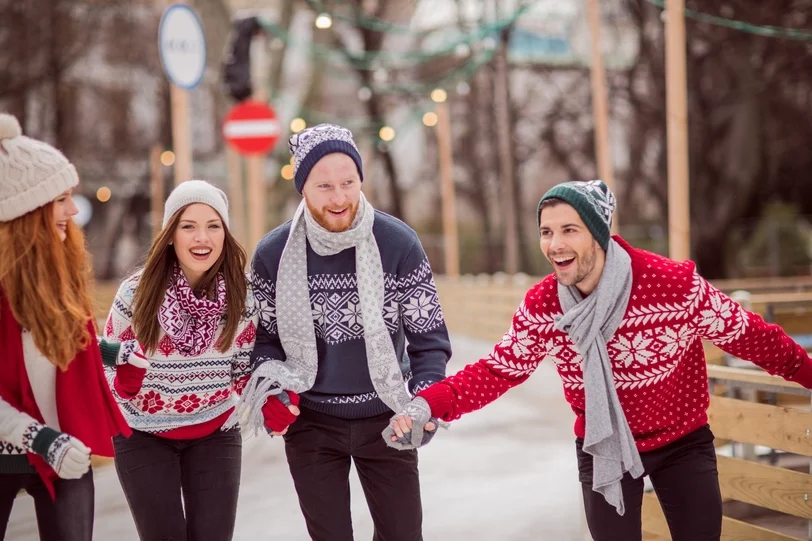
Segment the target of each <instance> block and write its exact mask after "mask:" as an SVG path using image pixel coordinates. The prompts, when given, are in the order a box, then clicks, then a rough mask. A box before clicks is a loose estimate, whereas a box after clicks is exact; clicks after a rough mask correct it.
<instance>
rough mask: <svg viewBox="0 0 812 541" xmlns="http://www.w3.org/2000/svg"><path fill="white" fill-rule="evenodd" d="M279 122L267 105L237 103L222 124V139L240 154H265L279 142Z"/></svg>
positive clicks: (245, 102) (253, 102)
mask: <svg viewBox="0 0 812 541" xmlns="http://www.w3.org/2000/svg"><path fill="white" fill-rule="evenodd" d="M281 131H282V130H281V128H280V125H279V120H277V118H276V113H275V112H274V110H273V108H271V106H270V105H268V104H267V103H263V102H260V101H253V100H248V101H244V102H242V103H238V104H237V105H235V106H234V107H232V108H231V110H230V111H229V112H228V114H227V115H226V118H225V121H224V122H223V138H225V140H226V142H227V143H228V144H229V145H231V147H232V148H234V150H236V151H237V152H239V153H240V154H265V153H267V152H269V151H270V150H271V149H272V148H273V147H274V145H276V142H277V141H278V140H279V135H280V133H281Z"/></svg>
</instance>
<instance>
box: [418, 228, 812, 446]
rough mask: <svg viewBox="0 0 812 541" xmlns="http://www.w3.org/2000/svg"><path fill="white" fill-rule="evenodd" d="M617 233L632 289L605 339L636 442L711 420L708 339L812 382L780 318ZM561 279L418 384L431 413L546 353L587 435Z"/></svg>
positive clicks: (480, 399) (667, 437)
mask: <svg viewBox="0 0 812 541" xmlns="http://www.w3.org/2000/svg"><path fill="white" fill-rule="evenodd" d="M614 239H615V240H616V241H617V242H618V243H619V244H620V245H621V246H622V247H623V249H625V250H626V251H627V252H628V253H629V255H630V256H631V259H632V277H633V278H632V292H631V298H630V299H629V304H628V307H627V309H626V313H625V315H624V317H623V320H622V322H621V324H620V326H619V327H618V329H617V331H616V332H615V335H614V336H613V337H612V339H611V340H610V341H609V343H608V344H607V349H608V351H609V356H610V357H611V361H612V372H613V374H614V379H615V388H616V389H617V394H618V398H619V399H620V404H621V406H622V407H623V411H624V412H625V414H626V419H627V420H628V422H629V427H630V428H631V431H632V434H634V437H635V441H636V442H637V448H638V449H639V450H640V451H651V450H653V449H657V448H659V447H662V446H663V445H666V444H668V443H670V442H672V441H674V440H676V439H678V438H680V437H682V436H684V435H685V434H688V433H690V432H692V431H694V430H696V429H697V428H699V427H701V426H704V425H705V424H706V423H707V422H708V416H707V413H706V410H707V408H708V405H709V400H710V397H709V393H708V379H707V378H708V376H707V369H706V364H705V354H704V349H703V346H702V340H703V339H706V340H709V341H711V342H712V343H714V344H716V345H717V346H719V347H720V348H721V349H723V350H724V351H726V352H728V353H730V354H731V355H735V356H736V357H739V358H742V359H746V360H749V361H752V362H753V363H755V364H757V365H758V366H760V367H762V368H764V369H765V370H766V371H767V372H769V373H771V374H776V375H779V376H782V377H784V378H786V379H788V380H791V381H796V382H798V383H800V384H801V385H803V386H804V387H806V388H812V361H811V360H810V358H809V355H808V354H807V353H806V351H805V350H804V348H802V347H801V346H800V345H798V344H796V343H795V342H794V341H793V340H792V339H791V338H790V337H789V336H787V335H786V334H785V333H784V331H783V330H782V329H781V328H780V327H779V326H777V325H773V324H769V323H766V322H765V321H764V320H763V319H762V318H761V317H760V316H758V315H757V314H753V313H751V312H747V311H745V310H744V309H742V308H741V306H739V305H738V304H737V303H736V302H734V301H733V300H731V299H730V298H728V297H727V296H726V295H724V294H723V293H722V292H720V291H719V290H718V289H716V288H714V287H713V286H712V285H710V284H709V283H708V282H707V281H705V280H704V279H703V278H701V277H700V276H699V275H698V274H697V273H696V269H695V265H694V263H693V262H691V261H685V262H681V263H678V262H675V261H672V260H670V259H667V258H665V257H662V256H659V255H656V254H652V253H649V252H646V251H643V250H639V249H636V248H633V247H631V246H629V244H627V243H626V242H625V241H624V240H623V239H621V238H620V237H614ZM558 314H561V305H560V303H559V300H558V283H557V281H556V279H555V276H554V275H550V276H547V277H546V278H544V279H543V280H542V281H541V282H539V283H538V284H536V285H535V286H534V287H533V288H532V289H530V291H528V292H527V295H526V296H525V299H524V302H523V303H522V304H521V306H519V308H518V310H517V311H516V313H515V314H514V316H513V322H512V325H511V327H510V329H509V330H508V332H507V333H506V334H505V336H504V337H503V338H502V340H501V342H499V343H498V344H496V346H495V347H494V348H493V351H492V352H491V353H490V355H488V356H487V357H485V358H483V359H480V360H479V361H478V362H476V363H474V364H471V365H468V366H466V367H465V368H464V369H462V370H461V371H460V372H458V373H457V374H455V375H453V376H449V377H447V378H446V379H444V380H443V381H441V382H439V383H436V384H434V385H432V386H431V387H428V388H427V389H425V390H423V391H421V392H420V393H418V395H419V396H422V397H423V398H425V399H426V400H427V401H428V402H429V405H430V406H431V410H432V414H433V415H434V416H435V417H439V418H441V419H443V420H445V421H452V420H454V419H458V418H459V417H460V416H462V415H463V414H465V413H469V412H472V411H475V410H478V409H480V408H482V407H484V406H485V405H487V404H489V403H491V402H493V401H494V400H496V399H497V398H499V397H500V396H501V395H503V394H504V393H505V392H506V391H508V390H509V389H510V388H512V387H515V386H516V385H519V384H520V383H522V382H524V381H525V380H527V378H528V377H529V376H530V374H531V373H532V372H533V371H534V370H535V369H536V367H537V366H538V365H539V363H541V362H542V360H544V359H547V360H549V361H551V362H553V363H555V366H556V368H557V369H558V374H559V376H560V377H561V382H562V383H563V385H564V395H565V397H566V399H567V401H568V402H569V403H570V406H571V407H572V410H573V411H574V412H575V416H576V420H575V434H576V436H578V437H583V436H584V429H585V415H584V407H585V397H584V383H583V374H582V372H581V361H582V358H581V356H580V355H579V353H578V351H577V350H576V348H575V346H574V344H573V343H572V341H571V340H570V338H569V336H567V334H565V333H564V332H561V331H559V330H557V329H556V328H555V326H554V318H555V316H556V315H558Z"/></svg>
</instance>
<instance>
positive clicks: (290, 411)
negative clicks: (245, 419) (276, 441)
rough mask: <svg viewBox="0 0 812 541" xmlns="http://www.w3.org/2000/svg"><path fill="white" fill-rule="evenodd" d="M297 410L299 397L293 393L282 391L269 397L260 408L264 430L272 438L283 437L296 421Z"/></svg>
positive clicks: (298, 411)
mask: <svg viewBox="0 0 812 541" xmlns="http://www.w3.org/2000/svg"><path fill="white" fill-rule="evenodd" d="M300 413H301V411H300V410H299V395H298V394H296V393H294V392H293V391H283V392H281V393H280V394H276V395H271V396H269V397H268V399H267V400H266V401H265V405H264V406H262V416H263V417H264V418H265V430H266V431H267V432H268V433H269V434H270V435H272V436H284V435H285V434H287V432H288V427H289V426H290V425H291V424H293V422H294V421H296V418H297V417H298V416H299V414H300Z"/></svg>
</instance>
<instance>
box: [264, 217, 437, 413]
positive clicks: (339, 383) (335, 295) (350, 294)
mask: <svg viewBox="0 0 812 541" xmlns="http://www.w3.org/2000/svg"><path fill="white" fill-rule="evenodd" d="M290 225H291V222H287V223H285V224H283V225H281V226H279V227H277V228H276V229H274V230H273V231H271V232H270V233H268V234H267V235H265V237H264V238H263V239H262V240H261V241H260V243H259V245H258V246H257V250H256V254H255V255H254V259H253V262H252V264H251V266H252V271H253V272H252V274H253V284H254V294H255V296H256V300H257V303H258V307H259V326H258V329H257V340H256V344H255V346H254V352H253V354H252V356H251V359H252V364H253V367H254V369H256V367H257V366H259V365H260V364H261V363H263V362H264V361H267V360H270V359H277V360H281V361H284V360H285V359H286V355H285V352H284V350H283V349H282V344H281V342H280V340H279V334H278V327H277V324H276V277H277V271H278V269H279V261H280V259H281V257H282V250H283V249H284V247H285V244H286V242H287V240H288V235H289V233H290ZM372 233H373V235H374V236H375V240H376V241H377V244H378V249H379V251H380V253H381V264H382V266H383V274H384V307H383V318H384V322H385V323H386V327H387V329H388V330H389V334H390V336H391V337H392V343H393V344H394V346H395V353H396V355H397V357H398V359H401V363H400V365H401V371H402V372H403V377H404V380H406V381H407V382H408V388H409V391H410V392H411V393H412V394H415V393H417V392H418V391H420V390H422V389H424V388H426V387H427V386H429V385H431V384H432V383H435V382H437V381H440V380H442V379H443V378H444V377H445V370H446V364H447V362H448V359H449V358H450V357H451V342H450V340H449V338H448V330H447V329H446V325H445V320H444V318H443V312H442V309H441V308H440V302H439V300H438V297H437V289H436V287H435V285H434V278H433V275H432V272H431V266H430V265H429V261H428V258H427V257H426V254H425V252H424V251H423V247H422V245H421V244H420V240H419V239H418V237H417V234H416V233H415V232H414V230H412V229H411V228H410V227H409V226H408V225H406V224H405V223H403V222H402V221H400V220H398V219H397V218H394V217H392V216H389V215H388V214H385V213H383V212H380V211H375V222H374V224H373V227H372ZM307 278H308V285H309V286H310V305H311V310H312V313H313V325H314V328H315V331H316V345H317V348H318V363H319V368H318V373H317V374H316V381H315V383H314V385H313V387H312V388H311V389H310V390H309V391H307V392H305V393H303V394H302V397H301V398H302V400H301V406H303V407H305V408H308V409H311V410H314V411H318V412H320V413H325V414H328V415H333V416H336V417H342V418H345V419H361V418H366V417H372V416H374V415H379V414H382V413H386V412H389V411H391V410H390V409H389V408H388V407H387V406H386V405H385V404H384V403H383V401H381V399H380V398H379V397H378V395H377V393H376V392H375V388H374V387H373V384H372V380H371V378H370V376H369V368H368V366H367V358H366V346H365V344H364V334H363V325H362V322H361V305H360V300H359V298H358V288H357V287H356V277H355V249H354V248H350V249H347V250H344V251H342V252H340V253H338V254H335V255H331V256H320V255H318V254H316V253H315V252H314V251H313V250H312V249H311V247H310V243H309V242H308V245H307Z"/></svg>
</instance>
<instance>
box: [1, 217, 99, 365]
mask: <svg viewBox="0 0 812 541" xmlns="http://www.w3.org/2000/svg"><path fill="white" fill-rule="evenodd" d="M53 205H54V204H53V202H51V203H48V204H47V205H45V206H42V207H40V208H38V209H36V210H33V211H31V212H29V213H27V214H24V215H23V216H20V217H19V218H16V219H14V220H11V221H9V222H2V223H0V288H2V293H3V295H5V297H6V298H7V299H8V302H9V305H10V306H11V313H12V314H14V318H15V319H16V320H17V322H18V323H19V324H20V325H21V326H22V327H23V328H25V329H28V330H29V331H30V332H31V334H32V336H33V338H34V344H35V345H36V346H37V348H38V349H39V350H40V352H41V353H42V354H43V355H45V357H46V358H47V359H48V360H49V361H51V363H53V364H54V365H56V366H58V367H59V368H61V369H62V370H65V369H66V368H67V367H68V365H69V364H70V362H71V361H72V360H73V359H74V357H76V354H77V353H79V352H80V351H83V350H84V349H85V348H87V346H88V345H89V344H90V341H91V334H90V329H89V328H88V325H87V323H88V321H91V320H92V319H93V299H92V297H91V294H90V291H91V288H92V273H91V267H90V256H89V254H88V253H87V248H86V247H85V237H84V235H83V234H82V231H81V229H79V227H78V226H77V225H75V224H74V223H73V222H72V221H71V220H68V225H67V230H66V235H67V237H66V239H65V240H64V241H62V239H61V238H60V237H59V231H58V230H57V228H56V225H55V224H54V211H53Z"/></svg>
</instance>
